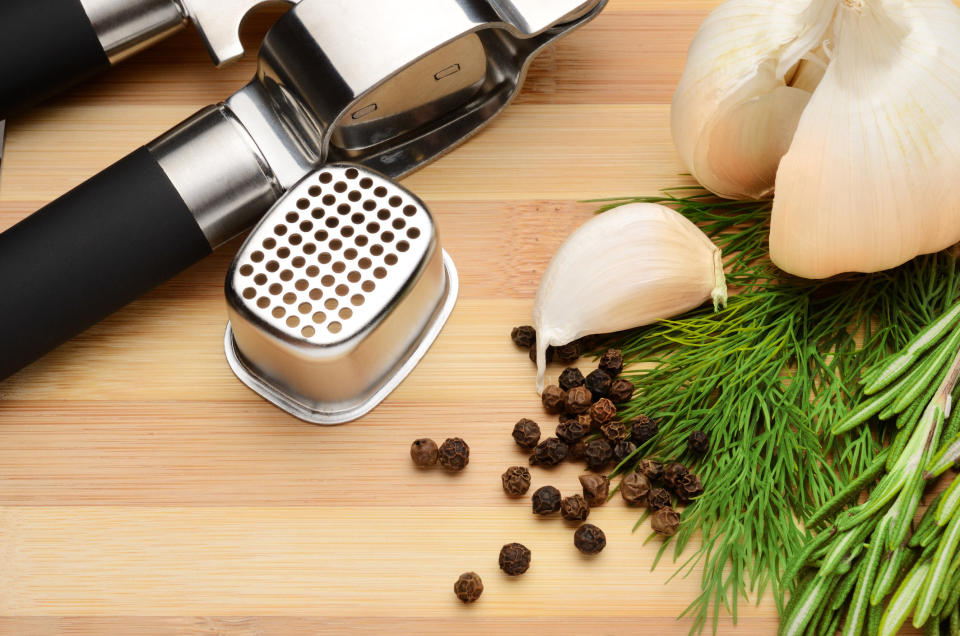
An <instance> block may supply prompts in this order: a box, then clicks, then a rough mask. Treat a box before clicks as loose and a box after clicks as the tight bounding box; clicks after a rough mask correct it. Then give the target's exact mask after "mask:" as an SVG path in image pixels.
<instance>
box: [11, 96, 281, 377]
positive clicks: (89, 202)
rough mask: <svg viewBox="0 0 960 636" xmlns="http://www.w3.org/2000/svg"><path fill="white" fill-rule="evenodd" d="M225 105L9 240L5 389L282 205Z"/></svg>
mask: <svg viewBox="0 0 960 636" xmlns="http://www.w3.org/2000/svg"><path fill="white" fill-rule="evenodd" d="M251 147H253V144H252V143H251V142H250V140H249V138H248V137H247V136H246V132H245V130H244V129H243V127H242V126H241V125H240V124H239V123H238V122H236V121H235V120H234V119H233V117H232V115H231V113H230V112H229V111H228V109H226V108H225V107H223V106H212V107H209V108H207V109H204V110H202V111H200V112H199V113H198V114H197V115H195V116H194V117H192V118H190V119H188V120H187V121H186V122H184V123H183V124H181V125H180V126H178V127H176V128H174V129H173V130H171V131H170V132H169V133H167V134H166V135H164V136H163V137H161V138H160V139H158V140H156V141H155V142H153V143H151V144H149V145H148V146H146V147H143V148H140V149H139V150H137V151H135V152H134V153H132V154H131V155H129V156H127V157H126V158H124V159H121V160H120V161H119V162H117V163H116V164H114V165H113V166H111V167H109V168H107V169H106V170H104V171H103V172H101V173H100V174H99V175H97V176H95V177H93V178H92V179H90V180H88V181H87V182H85V183H83V184H81V185H80V186H78V187H77V188H75V189H74V190H72V191H70V192H68V193H67V194H65V195H63V196H62V197H60V198H59V199H57V200H56V201H54V202H53V203H50V204H49V205H47V206H46V207H44V208H43V209H41V210H39V211H38V212H36V213H34V214H33V215H31V216H29V217H27V218H26V219H24V220H23V221H21V222H20V223H18V224H17V225H15V226H13V227H12V228H10V229H9V230H7V231H6V232H4V233H3V234H0V304H2V306H3V310H2V311H0V380H2V379H4V378H6V377H7V376H9V375H11V374H13V373H14V372H16V371H17V370H19V369H20V368H22V367H24V366H26V365H27V364H29V363H30V362H32V361H34V360H36V359H37V358H39V357H40V356H42V355H44V354H45V353H47V352H48V351H50V350H51V349H53V348H54V347H56V346H58V345H59V344H61V343H62V342H64V341H66V340H67V339H69V338H71V337H73V336H75V335H76V334H78V333H80V332H81V331H83V330H85V329H86V328H87V327H89V326H91V325H93V324H94V323H96V322H98V321H100V320H102V319H103V318H105V317H106V316H108V315H109V314H111V313H113V312H114V311H116V310H117V309H120V308H121V307H123V306H124V305H126V304H127V303H129V302H130V301H132V300H134V299H135V298H137V297H138V296H140V295H142V294H144V293H146V292H147V291H149V290H150V289H152V288H154V287H155V286H157V285H159V284H160V283H162V282H164V281H165V280H167V279H169V278H171V277H173V276H174V275H175V274H177V273H178V272H180V271H182V270H184V269H186V268H187V267H189V266H190V265H192V264H194V263H196V262H197V261H199V260H200V259H202V258H203V257H205V256H206V255H208V254H209V253H210V252H211V251H212V250H213V249H214V248H215V247H217V246H218V245H220V244H221V243H223V242H225V241H226V240H229V239H230V238H232V237H233V236H235V235H236V234H238V233H239V232H241V231H243V230H244V229H246V228H248V227H250V226H251V225H253V223H254V222H255V221H256V220H257V219H258V218H259V217H260V216H261V215H262V214H263V213H264V212H265V211H266V210H267V209H269V207H270V205H272V203H273V202H274V201H275V200H276V199H277V198H278V197H279V192H278V190H277V188H276V186H275V185H274V182H273V181H272V179H271V177H270V175H268V174H266V173H265V172H264V167H263V163H262V159H261V158H260V157H258V156H256V154H255V153H254V151H252V150H251Z"/></svg>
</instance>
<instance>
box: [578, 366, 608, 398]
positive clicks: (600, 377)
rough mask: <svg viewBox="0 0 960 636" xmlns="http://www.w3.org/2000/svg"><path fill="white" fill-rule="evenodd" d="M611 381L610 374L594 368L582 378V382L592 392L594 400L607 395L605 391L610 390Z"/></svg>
mask: <svg viewBox="0 0 960 636" xmlns="http://www.w3.org/2000/svg"><path fill="white" fill-rule="evenodd" d="M611 382H612V381H611V379H610V376H609V375H607V374H606V372H605V371H602V370H601V369H594V370H593V371H591V372H590V373H589V374H588V375H587V377H586V378H585V379H584V383H585V384H586V386H587V388H588V389H590V393H592V394H593V399H595V400H599V399H600V398H602V397H607V393H609V392H610V384H611Z"/></svg>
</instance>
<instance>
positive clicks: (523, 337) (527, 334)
mask: <svg viewBox="0 0 960 636" xmlns="http://www.w3.org/2000/svg"><path fill="white" fill-rule="evenodd" d="M510 339H511V340H513V344H515V345H517V346H518V347H523V348H524V349H529V348H530V347H532V346H533V345H535V344H536V343H537V330H536V329H534V328H533V327H531V326H530V325H523V326H520V327H514V328H513V330H512V331H511V332H510Z"/></svg>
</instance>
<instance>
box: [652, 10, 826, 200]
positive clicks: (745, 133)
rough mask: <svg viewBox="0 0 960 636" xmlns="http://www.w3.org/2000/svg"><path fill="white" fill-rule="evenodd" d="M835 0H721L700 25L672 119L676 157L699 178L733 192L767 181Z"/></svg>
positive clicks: (804, 95) (784, 145) (798, 109)
mask: <svg viewBox="0 0 960 636" xmlns="http://www.w3.org/2000/svg"><path fill="white" fill-rule="evenodd" d="M837 4H838V0H728V1H727V2H725V3H723V4H722V5H720V6H719V7H717V9H715V10H714V11H713V12H712V13H711V14H710V15H709V16H708V17H707V19H706V21H705V22H704V23H703V24H702V25H701V27H700V29H699V31H697V34H696V36H695V37H694V40H693V43H692V44H691V45H690V50H689V51H688V53H687V63H686V66H685V67H684V71H683V76H682V77H681V79H680V83H679V85H678V86H677V90H676V93H675V94H674V98H673V106H672V108H671V113H670V117H671V122H670V123H671V129H672V132H673V139H674V142H675V144H676V147H677V150H678V151H679V153H680V158H681V159H682V160H683V163H684V164H685V165H686V166H687V168H688V169H689V170H690V172H691V174H692V175H693V176H694V177H695V178H696V179H697V181H699V182H700V183H701V184H703V186H704V187H706V188H707V189H709V190H711V191H713V192H715V193H717V194H719V195H721V196H724V197H729V198H735V199H759V198H763V197H766V196H769V194H770V193H771V192H772V191H773V186H774V181H775V178H776V172H777V165H778V164H779V162H780V158H781V157H782V156H783V154H784V153H785V152H786V151H787V149H788V148H789V146H790V142H791V140H792V139H793V135H794V132H795V130H796V127H797V123H798V122H799V120H800V117H801V115H802V113H803V111H804V108H805V107H806V105H807V102H808V100H809V99H810V91H811V90H812V89H813V88H815V87H816V84H817V78H818V72H817V69H816V62H817V61H818V58H817V56H816V55H814V54H812V53H811V52H813V51H816V50H818V49H820V47H821V45H822V43H823V39H824V36H825V34H826V32H827V30H828V27H829V26H830V23H831V20H832V18H833V14H834V11H835V10H836V7H837ZM804 57H810V58H811V61H812V62H813V63H814V65H813V68H810V65H809V64H808V63H806V62H804V61H803V58H804ZM804 65H805V68H802V69H801V68H800V67H801V66H804ZM788 80H789V81H791V82H795V84H796V85H795V86H791V85H788Z"/></svg>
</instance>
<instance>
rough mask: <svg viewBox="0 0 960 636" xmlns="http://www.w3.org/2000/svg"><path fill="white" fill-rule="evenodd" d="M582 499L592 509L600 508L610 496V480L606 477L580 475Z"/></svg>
mask: <svg viewBox="0 0 960 636" xmlns="http://www.w3.org/2000/svg"><path fill="white" fill-rule="evenodd" d="M580 485H581V486H583V498H584V499H586V500H587V503H588V504H590V505H591V506H593V507H596V506H602V505H603V504H605V503H606V501H607V496H608V495H609V494H610V480H609V479H607V477H606V475H580Z"/></svg>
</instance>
